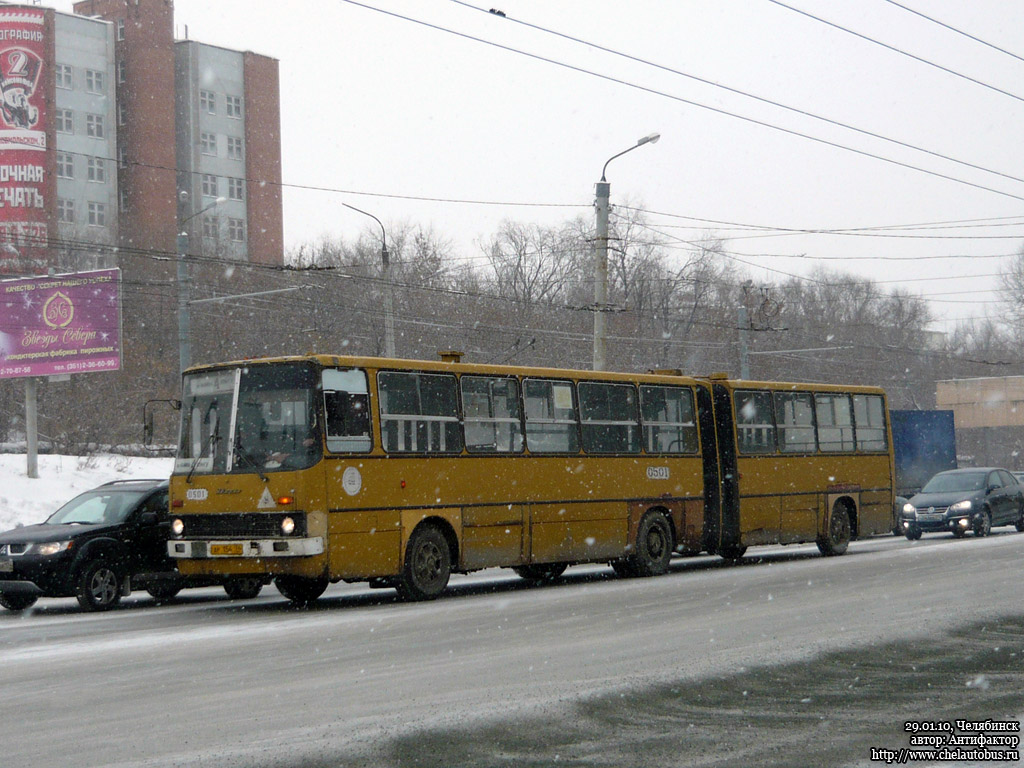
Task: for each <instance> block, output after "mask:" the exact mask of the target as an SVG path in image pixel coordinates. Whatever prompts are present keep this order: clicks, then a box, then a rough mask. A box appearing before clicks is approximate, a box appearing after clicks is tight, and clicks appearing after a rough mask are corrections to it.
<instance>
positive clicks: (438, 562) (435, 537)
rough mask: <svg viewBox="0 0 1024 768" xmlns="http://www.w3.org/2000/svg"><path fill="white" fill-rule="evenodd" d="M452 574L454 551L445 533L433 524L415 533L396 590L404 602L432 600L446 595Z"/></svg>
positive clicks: (410, 541) (407, 550)
mask: <svg viewBox="0 0 1024 768" xmlns="http://www.w3.org/2000/svg"><path fill="white" fill-rule="evenodd" d="M450 575H451V552H450V551H449V549H448V541H447V540H446V539H445V537H444V534H443V533H441V531H440V530H438V529H437V527H436V526H433V525H423V526H420V527H419V528H417V529H416V530H415V531H413V532H412V536H411V537H409V544H408V545H407V546H406V549H405V564H404V565H403V566H402V573H401V575H400V576H399V577H398V583H397V584H395V589H397V590H398V596H399V597H401V598H402V599H403V600H433V599H434V598H435V597H437V596H438V595H440V594H441V593H442V592H444V588H445V587H447V586H448V577H449V576H450Z"/></svg>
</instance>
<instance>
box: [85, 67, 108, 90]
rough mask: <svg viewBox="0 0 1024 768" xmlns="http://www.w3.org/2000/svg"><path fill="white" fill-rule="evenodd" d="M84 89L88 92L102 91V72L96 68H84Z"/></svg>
mask: <svg viewBox="0 0 1024 768" xmlns="http://www.w3.org/2000/svg"><path fill="white" fill-rule="evenodd" d="M85 90H87V91H88V92H89V93H103V90H104V89H103V73H102V72H100V71H99V70H98V69H87V70H85Z"/></svg>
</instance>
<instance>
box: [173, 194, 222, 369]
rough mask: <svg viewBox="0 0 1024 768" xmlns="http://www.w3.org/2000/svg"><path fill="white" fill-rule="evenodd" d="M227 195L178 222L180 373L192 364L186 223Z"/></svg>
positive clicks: (183, 197)
mask: <svg viewBox="0 0 1024 768" xmlns="http://www.w3.org/2000/svg"><path fill="white" fill-rule="evenodd" d="M181 194H182V199H183V200H185V199H187V195H188V193H187V192H182V193H181ZM226 201H227V198H226V197H218V198H217V199H216V200H214V201H213V202H212V203H210V204H209V205H207V206H206V207H205V208H203V209H201V210H198V211H196V212H195V213H193V214H190V215H188V216H185V217H183V218H182V219H181V221H180V223H179V224H178V238H177V243H176V246H177V247H176V251H177V262H178V368H179V371H178V373H179V374H181V373H184V372H185V369H186V368H188V367H189V366H190V365H191V364H192V341H191V338H192V328H191V325H192V318H191V316H190V314H189V281H188V266H187V265H186V262H185V259H186V257H187V256H188V244H189V237H188V229H186V227H185V225H186V224H188V222H190V221H191V220H192V219H194V218H195V217H196V216H202V215H203V214H204V213H206V212H207V211H209V210H211V209H212V208H216V207H217V206H218V205H220V204H221V203H223V202H226Z"/></svg>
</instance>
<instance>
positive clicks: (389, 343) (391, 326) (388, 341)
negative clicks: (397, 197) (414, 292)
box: [342, 203, 395, 357]
mask: <svg viewBox="0 0 1024 768" xmlns="http://www.w3.org/2000/svg"><path fill="white" fill-rule="evenodd" d="M342 205H344V206H345V207H346V208H351V209H352V210H353V211H355V212H356V213H361V214H363V216H369V217H370V218H371V219H373V220H374V221H376V222H377V224H379V225H380V261H381V271H382V273H383V277H384V356H385V357H394V356H395V307H394V303H395V302H394V297H393V294H392V291H391V263H390V262H391V260H390V258H389V257H388V242H387V233H386V232H385V230H384V224H382V223H381V220H380V219H378V218H377V217H376V216H374V215H373V214H372V213H367V212H366V211H364V210H362V209H361V208H356V207H355V206H354V205H349V204H348V203H342Z"/></svg>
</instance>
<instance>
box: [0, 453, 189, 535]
mask: <svg viewBox="0 0 1024 768" xmlns="http://www.w3.org/2000/svg"><path fill="white" fill-rule="evenodd" d="M38 458H39V460H38V466H39V477H38V478H37V479H31V478H29V477H28V475H27V469H28V460H27V458H26V456H25V454H23V453H21V454H18V453H5V454H0V531H6V530H8V529H10V528H14V527H15V526H16V525H19V524H21V525H29V524H31V523H39V522H42V521H43V520H45V519H46V518H47V517H49V516H50V514H51V513H52V512H53V511H54V510H55V509H57V507H59V506H60V505H61V504H63V503H64V502H65V501H67V500H68V499H70V498H71V497H72V496H76V495H77V494H79V493H81V492H82V491H87V490H89V489H90V488H94V487H95V486H97V485H100V484H101V483H106V482H109V481H111V480H131V479H133V478H148V477H155V478H165V477H169V476H170V474H171V468H172V466H173V465H174V459H171V458H156V459H150V458H140V457H138V456H116V455H96V456H51V455H41V456H39V457H38Z"/></svg>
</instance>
